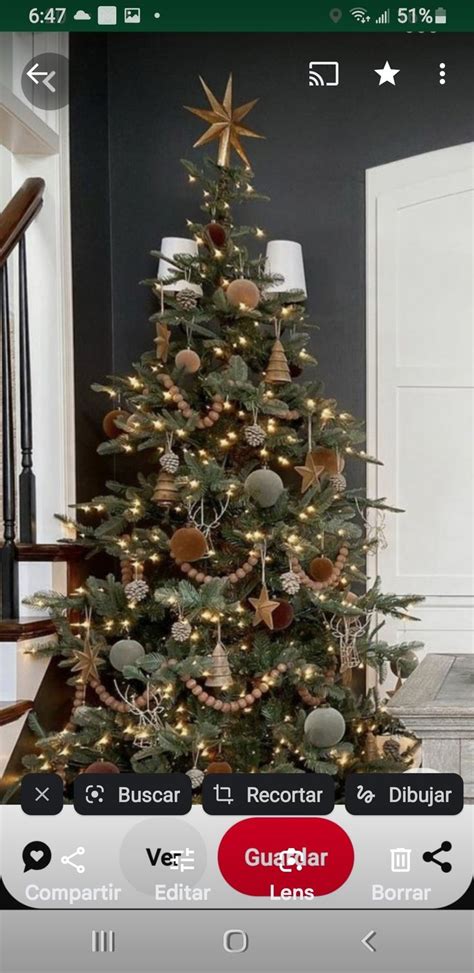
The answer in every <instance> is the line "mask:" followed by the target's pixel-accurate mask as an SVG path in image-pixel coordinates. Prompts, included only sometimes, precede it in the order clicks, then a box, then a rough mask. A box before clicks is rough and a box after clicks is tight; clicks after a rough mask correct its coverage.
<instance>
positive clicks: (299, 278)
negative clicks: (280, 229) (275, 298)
mask: <svg viewBox="0 0 474 973" xmlns="http://www.w3.org/2000/svg"><path fill="white" fill-rule="evenodd" d="M265 270H266V272H267V274H278V276H279V277H282V278H283V282H282V283H280V284H278V283H275V284H268V286H267V287H266V288H265V293H266V294H268V295H270V296H271V295H272V294H281V293H283V292H284V291H301V292H302V296H301V297H299V298H298V299H299V300H304V298H306V297H307V291H306V278H305V275H304V263H303V249H302V247H301V243H295V241H294V240H270V242H269V243H268V244H267V260H266V265H265ZM303 295H304V297H303Z"/></svg>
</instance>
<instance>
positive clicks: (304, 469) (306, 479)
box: [295, 452, 324, 493]
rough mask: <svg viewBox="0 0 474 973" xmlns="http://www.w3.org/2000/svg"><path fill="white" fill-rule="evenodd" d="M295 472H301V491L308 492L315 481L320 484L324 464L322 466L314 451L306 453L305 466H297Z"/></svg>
mask: <svg viewBox="0 0 474 973" xmlns="http://www.w3.org/2000/svg"><path fill="white" fill-rule="evenodd" d="M295 473H299V475H300V476H301V492H302V493H306V491H307V490H309V488H310V486H314V484H315V483H318V484H319V477H320V476H321V473H324V466H320V464H319V463H318V460H317V456H316V457H315V456H314V454H313V453H311V452H308V453H306V459H305V461H304V466H295Z"/></svg>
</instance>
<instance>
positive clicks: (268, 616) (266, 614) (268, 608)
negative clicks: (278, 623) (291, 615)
mask: <svg viewBox="0 0 474 973" xmlns="http://www.w3.org/2000/svg"><path fill="white" fill-rule="evenodd" d="M249 602H250V604H251V605H252V608H254V609H255V618H254V620H253V624H254V625H258V624H259V623H260V622H264V623H265V625H266V626H267V627H268V628H273V617H272V616H273V612H274V611H276V610H277V608H278V606H279V604H280V602H279V601H272V600H271V598H270V596H269V594H268V589H267V586H266V584H264V585H262V590H261V592H260V594H259V596H258V598H249Z"/></svg>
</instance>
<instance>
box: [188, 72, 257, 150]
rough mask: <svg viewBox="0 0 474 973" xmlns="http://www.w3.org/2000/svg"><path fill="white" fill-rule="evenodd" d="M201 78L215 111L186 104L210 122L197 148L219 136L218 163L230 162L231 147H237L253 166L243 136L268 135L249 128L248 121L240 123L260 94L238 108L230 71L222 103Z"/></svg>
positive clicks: (189, 109)
mask: <svg viewBox="0 0 474 973" xmlns="http://www.w3.org/2000/svg"><path fill="white" fill-rule="evenodd" d="M199 80H200V82H201V84H202V86H203V88H204V91H205V92H206V96H207V100H208V102H209V104H210V106H211V109H212V111H209V110H207V109H203V108H190V107H189V106H188V105H185V106H184V107H185V108H186V110H187V111H190V112H192V113H193V115H197V116H198V118H202V120H203V121H204V122H208V123H209V128H208V129H207V132H204V135H201V137H200V138H199V139H198V140H197V142H195V143H194V148H195V149H197V148H198V147H199V146H200V145H206V144H207V143H208V142H213V141H214V140H215V139H217V140H218V142H219V150H218V153H217V164H218V165H219V166H229V164H230V154H231V150H232V149H233V148H234V149H235V151H236V152H237V154H238V155H239V156H240V158H241V159H242V161H243V162H244V163H245V165H246V166H248V167H249V168H250V162H249V159H248V156H247V153H246V152H245V149H244V147H243V145H242V143H241V141H240V139H241V137H242V136H245V137H246V138H251V139H263V138H265V136H264V135H258V134H257V132H254V131H253V130H252V129H251V128H246V126H245V125H241V124H240V123H241V121H242V119H243V118H245V116H246V115H248V114H249V112H251V111H252V108H254V107H255V105H256V104H257V101H258V98H255V99H254V101H248V102H247V103H246V104H245V105H240V107H239V108H234V107H233V105H232V75H231V74H229V80H228V82H227V87H226V89H225V95H224V99H223V101H222V103H221V102H220V101H219V100H218V99H217V98H216V96H215V95H214V94H213V93H212V91H211V89H210V88H208V86H207V84H206V82H205V81H203V79H202V78H201V77H200V78H199Z"/></svg>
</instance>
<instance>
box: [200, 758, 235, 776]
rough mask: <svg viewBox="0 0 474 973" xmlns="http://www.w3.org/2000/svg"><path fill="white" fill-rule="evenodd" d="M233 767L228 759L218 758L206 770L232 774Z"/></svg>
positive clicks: (212, 772)
mask: <svg viewBox="0 0 474 973" xmlns="http://www.w3.org/2000/svg"><path fill="white" fill-rule="evenodd" d="M231 773H232V767H231V766H230V764H228V763H227V760H216V761H214V763H212V764H209V767H208V768H207V770H206V774H231Z"/></svg>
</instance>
